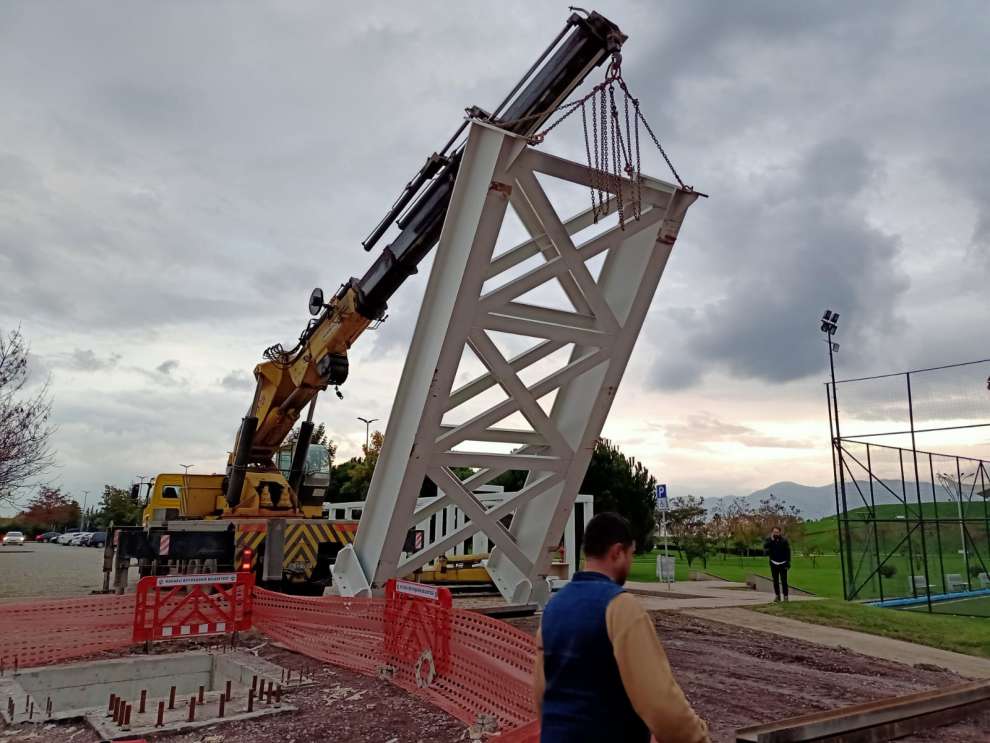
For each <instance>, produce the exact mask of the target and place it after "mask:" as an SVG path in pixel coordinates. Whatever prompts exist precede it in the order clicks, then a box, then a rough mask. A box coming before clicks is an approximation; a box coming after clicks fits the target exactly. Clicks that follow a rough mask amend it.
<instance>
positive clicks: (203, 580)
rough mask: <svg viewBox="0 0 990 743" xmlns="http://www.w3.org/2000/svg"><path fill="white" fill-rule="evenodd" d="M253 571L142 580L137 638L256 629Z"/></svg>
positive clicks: (137, 603) (136, 611)
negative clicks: (253, 611) (253, 614)
mask: <svg viewBox="0 0 990 743" xmlns="http://www.w3.org/2000/svg"><path fill="white" fill-rule="evenodd" d="M253 589H254V574H253V573H211V574H205V575H164V576H157V577H156V576H153V575H149V576H147V577H146V578H142V579H141V580H140V581H138V584H137V594H136V597H135V599H136V600H135V605H134V632H133V635H132V640H133V641H134V642H146V641H148V640H168V639H175V638H180V637H199V636H203V635H222V634H226V633H229V632H238V631H243V630H248V629H251V606H252V592H253Z"/></svg>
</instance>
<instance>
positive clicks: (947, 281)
mask: <svg viewBox="0 0 990 743" xmlns="http://www.w3.org/2000/svg"><path fill="white" fill-rule="evenodd" d="M604 12H605V13H606V14H607V15H609V16H610V17H612V18H613V19H614V20H615V21H617V22H618V23H619V24H620V25H621V26H622V27H623V28H624V29H625V30H626V31H627V33H629V35H630V41H629V43H628V45H627V47H626V50H625V53H624V58H625V61H624V65H625V72H626V78H627V80H628V81H629V83H630V85H631V86H632V87H633V90H634V92H635V93H636V94H637V95H639V97H640V98H641V100H642V101H643V105H644V110H645V111H646V113H647V115H648V116H649V118H650V120H651V122H652V123H653V124H654V126H655V128H656V130H657V132H658V134H660V136H661V137H662V138H663V141H664V142H665V144H666V145H667V147H668V149H669V151H670V154H671V156H672V157H673V159H674V162H675V164H677V165H678V166H679V168H680V169H681V171H682V174H683V175H685V177H686V178H687V180H688V181H689V182H693V183H695V184H696V185H697V186H698V187H699V188H702V189H704V190H707V191H709V192H710V193H711V194H712V198H711V199H710V200H708V201H705V202H700V203H699V204H698V205H696V206H695V207H693V209H692V213H691V214H690V215H689V217H688V220H687V223H686V225H685V228H684V230H683V231H682V236H681V239H680V244H679V245H678V247H677V250H675V253H674V255H673V257H672V259H671V262H670V266H669V267H668V271H667V275H666V277H665V280H664V283H663V285H662V287H661V293H660V295H659V298H658V300H657V302H656V305H655V311H654V313H653V315H652V316H651V320H650V323H649V325H648V326H647V331H646V337H645V338H643V339H642V341H641V342H640V344H639V346H638V350H637V353H652V355H653V357H654V359H655V368H654V370H653V374H652V377H651V380H650V381H651V383H652V384H654V385H658V386H661V387H663V388H665V389H674V388H677V389H681V390H683V389H685V388H688V387H691V386H692V385H698V384H702V383H705V376H706V375H707V374H709V373H711V375H712V377H713V378H717V379H718V380H719V384H728V385H731V384H733V383H736V382H738V380H739V379H740V378H750V379H753V380H756V381H757V382H760V381H764V382H765V381H767V380H770V381H773V382H776V381H779V380H786V379H801V378H804V377H807V375H809V374H812V375H813V374H816V373H820V370H821V368H822V366H823V363H822V362H823V354H822V350H823V349H822V347H821V341H820V340H819V338H818V333H817V328H816V325H815V320H816V319H817V317H818V316H819V315H820V313H821V311H822V310H823V309H824V308H825V307H826V306H830V305H831V306H832V307H833V309H836V310H838V311H840V312H841V313H842V314H843V328H842V330H841V337H840V342H841V343H842V345H843V350H842V353H841V354H840V356H841V363H842V365H843V373H849V372H851V371H855V370H857V369H864V370H868V371H870V370H873V369H874V368H875V366H876V364H877V363H880V362H879V361H878V359H882V361H883V363H884V364H891V365H894V364H902V363H903V364H908V363H910V364H912V365H915V366H918V365H928V362H931V361H937V360H939V359H945V358H946V357H949V358H958V357H960V356H961V357H965V356H967V355H970V353H971V352H970V349H972V348H977V347H980V346H981V344H982V345H986V342H990V336H988V333H990V330H984V329H983V326H985V325H986V324H985V323H983V322H982V320H981V318H982V315H983V307H984V305H985V275H986V273H985V271H982V272H981V271H980V270H974V266H984V267H985V266H986V265H987V264H986V263H984V261H986V260H987V256H990V250H988V249H987V247H986V246H987V244H988V241H990V217H988V216H987V214H990V206H988V205H990V192H988V190H987V188H988V186H987V184H988V183H990V181H988V180H987V179H986V177H985V175H986V172H988V171H990V162H988V161H987V154H986V152H987V151H986V150H985V148H981V147H980V146H979V143H980V142H981V141H982V138H983V137H984V135H985V133H984V132H983V128H984V127H985V122H986V121H987V120H988V118H990V117H988V115H987V114H988V111H987V108H986V106H987V105H988V101H990V90H988V84H990V74H988V73H987V71H986V65H985V48H986V44H985V24H984V23H982V20H983V18H984V16H985V8H984V7H983V6H982V4H980V3H976V2H965V1H964V2H958V3H953V4H952V5H951V6H948V5H945V6H938V5H933V4H930V3H922V2H904V3H900V4H898V5H897V6H896V8H893V9H892V8H890V7H887V6H882V5H879V4H876V5H870V4H863V3H853V2H851V1H848V0H847V1H846V2H835V3H818V4H807V3H804V4H800V3H790V4H781V3H778V2H769V1H767V2H762V1H754V2H747V3H728V4H727V3H722V2H711V1H707V2H706V1H702V2H695V3H674V2H666V3H659V4H658V3H644V2H628V3H627V2H621V1H620V0H615V2H613V3H610V4H609V6H608V7H607V8H604ZM565 15H566V12H565V11H564V10H563V9H562V7H560V6H551V5H547V4H533V3H528V4H527V3H523V2H521V0H519V1H517V2H514V1H512V0H509V1H508V2H506V3H503V4H500V5H498V6H486V5H476V4H459V5H454V6H442V5H431V4H426V5H409V6H408V7H407V6H403V5H396V4H393V3H379V2H374V1H369V2H366V3H363V4H361V5H360V6H354V7H349V6H347V7H345V6H340V5H339V4H334V5H331V4H325V5H316V6H311V7H308V8H306V9H305V10H300V9H298V8H292V7H287V6H285V5H279V4H270V5H267V6H266V5H264V4H254V5H251V6H249V7H245V8H241V9H240V11H239V12H238V13H236V14H231V13H230V12H229V10H228V9H225V8H224V7H222V6H219V5H216V4H199V5H193V4H188V3H187V4H174V3H172V4H169V3H152V2H144V3H141V2H135V3H129V4H122V5H121V4H118V5H116V6H114V7H113V8H110V7H97V8H94V7H85V8H84V7H82V6H79V7H77V6H75V5H72V4H65V5H64V6H61V7H59V8H58V9H57V10H54V9H53V8H52V6H50V5H46V4H44V3H21V4H3V5H0V88H2V89H3V90H4V97H3V100H2V101H0V142H3V143H4V146H3V150H4V151H3V153H2V154H0V158H2V160H0V276H3V278H4V287H3V288H4V291H3V292H0V319H2V320H4V321H11V320H13V321H15V322H16V321H17V320H19V319H24V320H25V321H30V322H32V323H34V324H35V327H38V326H41V327H44V328H57V329H58V332H56V333H52V336H51V338H50V339H49V340H46V342H47V343H49V344H50V345H49V346H48V347H47V348H44V349H41V348H40V347H39V349H38V350H39V353H41V352H44V353H45V354H46V356H45V358H46V359H50V358H51V357H52V354H55V353H57V352H60V349H64V348H74V347H76V346H79V347H81V348H83V349H86V348H93V349H95V351H94V352H97V351H99V349H107V348H119V347H121V346H120V340H121V338H125V340H126V342H127V343H128V344H129V345H128V347H129V348H134V350H135V353H139V352H140V351H141V350H142V344H143V343H147V342H148V341H149V339H163V338H168V339H169V340H175V339H180V338H181V339H182V342H183V344H184V346H185V348H186V349H187V350H186V351H185V352H184V354H186V353H187V354H188V357H187V356H186V355H181V356H179V355H176V356H175V359H174V360H176V361H180V362H181V363H182V364H183V366H181V367H180V368H179V370H173V371H172V373H171V374H165V373H162V372H156V371H153V370H151V369H150V368H149V369H146V370H143V371H141V374H142V375H144V377H145V378H146V379H147V380H148V381H149V382H153V384H152V385H150V386H151V387H152V388H153V389H154V390H155V391H157V392H162V393H164V392H171V393H174V394H175V396H176V397H181V395H180V394H179V393H180V392H181V393H187V392H190V391H191V388H193V387H194V386H195V385H194V383H195V382H196V381H197V380H195V379H194V378H193V376H194V374H195V372H193V371H189V370H191V369H193V368H195V369H196V370H199V369H201V368H202V365H201V364H199V363H197V365H196V366H195V367H194V366H193V365H191V364H188V363H187V362H186V359H187V358H197V360H200V359H203V358H208V357H212V359H214V360H213V361H211V362H210V363H213V364H214V366H213V368H211V369H209V370H208V371H205V372H203V374H204V377H203V379H202V380H199V381H203V382H205V383H207V384H208V385H209V386H210V388H211V389H213V391H214V394H215V393H216V391H217V384H218V383H219V384H221V385H222V386H223V387H225V388H227V389H230V388H231V385H234V388H236V385H238V384H240V383H243V382H244V381H246V380H244V379H243V378H240V379H238V378H237V377H236V376H234V377H231V378H230V379H228V378H227V376H225V374H226V370H227V369H229V368H230V367H232V366H235V364H234V363H233V362H231V361H228V360H224V359H222V358H221V359H220V360H216V358H217V356H219V354H217V353H216V350H217V349H218V348H222V347H223V346H222V345H221V344H222V342H223V341H226V340H229V339H231V338H237V339H244V340H243V341H241V342H243V343H248V340H246V339H250V343H251V344H255V345H256V353H257V354H259V355H260V352H261V349H263V348H264V347H265V346H266V345H268V344H270V343H273V342H275V341H278V340H285V339H292V338H294V337H295V336H296V335H298V333H299V331H300V330H301V329H302V327H304V325H305V322H306V320H307V316H306V314H305V309H304V308H305V302H306V297H307V296H308V293H309V290H310V289H311V288H312V286H314V285H320V286H323V287H324V289H326V290H327V292H328V294H329V293H331V292H332V291H333V289H334V288H335V287H336V285H338V284H339V283H340V282H342V281H345V280H346V279H347V278H348V277H349V276H351V275H360V274H361V273H363V271H364V270H365V269H366V267H367V266H368V265H369V263H370V261H371V260H372V259H373V257H374V256H373V255H369V254H366V253H365V252H364V251H363V250H362V249H361V248H360V241H361V239H362V238H363V237H364V236H365V235H366V234H367V232H368V230H369V229H370V228H371V227H372V226H373V225H374V224H376V223H377V221H378V219H379V218H380V217H381V216H382V214H383V213H384V211H385V209H386V208H387V207H388V205H389V204H390V203H391V200H392V199H393V198H394V196H395V195H396V193H398V191H399V190H400V189H401V187H402V185H403V184H404V183H405V182H406V181H407V180H408V178H409V177H410V176H411V175H412V173H413V172H414V171H415V170H416V169H417V168H418V167H419V166H420V165H421V163H422V160H423V158H424V157H425V156H426V155H427V154H428V153H429V152H432V151H433V150H435V149H436V148H437V147H438V146H439V145H440V144H442V142H443V141H444V140H445V139H446V137H447V135H448V134H449V133H450V132H451V131H452V130H453V129H454V128H455V127H456V126H457V124H458V123H459V122H460V120H461V116H462V109H463V107H464V106H465V105H469V104H475V103H476V104H478V105H481V106H492V105H494V104H495V103H496V102H497V101H498V100H499V99H500V98H501V96H502V95H504V93H505V91H507V90H508V89H509V87H510V86H511V85H512V84H513V83H514V82H515V80H516V78H517V76H518V75H519V74H520V73H522V72H523V71H524V70H525V68H526V66H527V65H528V64H529V62H530V60H531V59H532V58H533V55H534V54H535V53H537V52H538V51H539V50H541V49H542V48H543V47H544V46H545V44H546V43H547V42H548V41H549V39H550V38H552V36H553V34H554V33H555V32H556V31H557V30H558V29H559V27H560V24H561V22H562V21H563V19H564V16H565ZM328 71H333V72H328ZM598 74H599V72H596V73H593V75H592V79H595V77H596V76H597V75H598ZM570 124H574V122H573V121H572V122H570ZM570 124H568V125H563V126H561V127H560V129H558V130H556V131H555V134H554V136H553V137H552V138H550V140H549V141H548V142H547V144H546V147H545V148H546V149H547V150H549V151H551V152H554V153H557V154H561V153H563V154H568V155H570V156H573V157H577V158H583V152H584V143H583V141H582V139H581V133H580V124H579V123H577V124H576V125H575V126H571V125H570ZM644 168H645V169H646V170H647V172H650V173H651V174H655V175H658V176H661V177H668V176H667V174H666V172H665V170H664V166H663V163H662V161H661V160H660V159H659V156H658V155H657V154H656V153H649V156H648V157H645V158H644ZM908 181H918V182H922V183H923V184H924V185H925V186H930V187H931V189H932V192H934V195H932V192H929V191H924V192H922V191H909V192H907V193H905V192H904V191H903V190H898V189H901V188H902V187H903V186H904V184H905V183H906V182H908ZM947 206H948V207H959V208H958V209H956V210H954V211H947ZM964 209H970V210H972V213H973V215H974V216H973V218H972V219H973V223H972V224H964V225H960V224H959V220H960V219H963V220H965V219H967V218H968V217H967V216H966V215H962V216H960V214H961V213H962V212H963V210H964ZM919 214H923V215H924V219H923V224H922V223H921V222H922V220H919V219H917V215H919ZM912 218H914V219H913V221H912ZM919 225H920V226H919ZM913 231H919V232H929V231H930V232H931V233H932V234H931V235H930V236H929V235H925V238H926V240H927V248H926V249H925V250H923V251H922V250H919V249H918V248H917V247H916V246H917V243H918V241H917V239H915V240H914V241H913V242H912V239H911V238H912V237H914V236H913V235H912V234H911V233H912V232H913ZM959 234H964V237H963V238H962V240H963V242H971V243H972V245H969V246H968V252H966V251H964V250H962V249H960V248H959V246H958V245H956V244H955V242H954V241H955V240H957V239H958V235H959ZM912 245H914V246H915V247H911V246H912ZM964 247H967V246H964ZM902 266H904V267H905V268H906V269H907V270H906V271H904V270H902V268H901V267H902ZM426 271H427V266H426V265H424V266H423V268H422V271H421V273H420V275H419V276H418V277H415V278H414V279H412V280H411V281H410V282H409V283H408V284H407V285H406V286H405V287H403V289H402V291H401V292H399V294H398V295H397V296H396V297H395V298H394V300H393V302H392V303H391V304H392V307H391V309H390V315H391V318H390V320H389V322H387V323H386V324H385V325H384V326H383V327H382V328H381V329H380V330H379V331H378V332H377V333H374V334H370V333H369V334H368V335H366V336H365V337H363V338H361V339H360V341H359V343H358V344H357V345H356V346H355V349H354V352H355V355H356V356H361V355H365V356H367V357H369V358H374V357H377V356H381V355H388V356H390V357H394V356H395V355H397V354H398V353H400V352H401V351H402V350H404V349H405V348H407V347H408V340H409V338H410V336H411V332H412V327H413V325H414V322H415V317H416V314H417V312H418V309H419V302H420V296H421V294H422V288H423V286H424V285H425V283H426V281H425V280H426ZM905 273H907V274H908V275H910V277H911V279H912V280H914V283H908V282H907V280H906V279H905V275H904V274H905ZM919 275H920V276H921V277H922V283H921V284H920V285H919V282H918V280H917V278H918V277H919ZM7 324H8V325H9V324H10V322H7ZM83 336H85V337H86V338H87V340H79V338H81V337H83ZM90 336H92V337H93V339H94V340H93V341H92V342H90V341H89V340H88V338H89V337H90ZM905 339H913V340H911V342H906V340H905ZM172 347H175V346H172ZM858 349H859V350H858ZM102 353H105V351H102ZM159 353H161V354H162V356H159V358H163V357H164V355H169V356H172V355H175V354H176V353H177V352H174V351H171V350H166V351H161V352H159ZM129 355H130V352H129ZM915 356H921V357H923V358H915ZM145 357H146V358H147V355H146V356H145ZM151 358H156V357H155V356H151ZM148 363H149V367H150V366H153V362H148ZM124 371H134V370H133V369H132V368H131V367H126V369H125V368H123V367H122V365H120V364H118V365H117V366H116V367H115V369H114V373H122V372H124ZM180 373H182V374H183V375H189V376H190V380H188V384H187V380H184V379H181V378H176V377H177V376H178V375H179V374H180ZM225 380H226V381H227V383H226V384H225V383H224V382H225ZM360 380H361V375H360V374H359V373H358V370H357V369H356V368H355V370H354V372H353V373H352V381H351V382H349V385H353V387H352V389H353V390H354V393H353V394H354V395H355V396H356V397H359V396H360V395H361V394H362V391H359V390H362V388H361V386H360V385H361V381H360ZM180 384H182V385H185V387H184V388H182V389H179V387H178V385H180ZM749 386H750V387H751V388H759V384H757V383H753V384H750V385H749ZM345 391H346V390H345ZM56 393H57V395H58V400H59V403H60V404H61V405H66V406H71V405H73V404H74V402H75V400H77V399H80V398H81V397H82V396H83V395H88V394H89V393H88V392H83V391H81V390H79V391H76V390H73V389H71V388H68V387H67V388H64V389H61V390H56ZM74 396H75V397H74ZM219 397H222V398H225V399H230V400H231V401H232V398H233V397H234V396H233V395H220V396H219ZM114 399H116V398H114ZM103 402H106V401H103ZM162 402H163V403H165V404H167V403H169V402H170V400H169V399H163V400H162ZM235 407H236V409H235V408H231V410H230V412H229V415H230V416H232V417H231V420H233V421H235V422H236V420H237V418H238V416H239V415H240V414H241V412H242V410H241V409H240V408H241V405H240V404H239V403H238V405H237V406H235ZM100 410H106V408H105V407H104V406H101V407H100V408H99V409H98V410H91V411H87V414H91V415H100V414H101V413H100V412H99V411H100ZM117 412H120V411H117ZM188 412H189V415H190V416H191V417H192V418H194V419H199V418H200V417H202V416H204V415H207V413H205V412H202V411H200V410H199V409H192V408H191V409H190V410H189V411H188ZM113 417H114V415H111V414H110V413H107V418H108V419H111V418H113ZM137 433H138V434H143V433H144V432H137ZM228 433H229V432H228V431H222V432H221V434H222V435H220V437H219V438H217V441H216V442H214V448H215V445H216V444H217V442H223V443H222V444H221V445H223V446H225V445H227V438H228ZM154 434H155V435H156V436H158V437H160V438H166V437H169V436H172V437H174V440H173V443H172V444H171V445H172V446H173V448H174V446H175V445H176V444H175V443H174V442H175V441H180V442H181V441H183V440H184V436H185V432H184V431H182V430H178V429H176V430H168V431H155V432H154ZM134 435H137V434H134ZM753 435H755V434H753ZM79 441H80V442H81V443H80V447H81V448H80V456H78V457H76V458H75V459H74V460H73V461H74V464H73V466H74V467H76V468H78V467H82V466H89V465H86V464H85V463H86V462H87V461H90V460H88V459H87V457H86V456H85V454H84V453H83V452H82V449H83V448H84V443H85V441H86V437H85V436H81V437H80V438H79ZM163 456H164V455H163ZM91 459H94V458H93V457H91ZM94 461H95V459H94ZM169 461H171V460H169ZM178 461H184V458H183V459H182V460H178ZM129 474H130V475H132V474H133V473H129Z"/></svg>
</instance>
